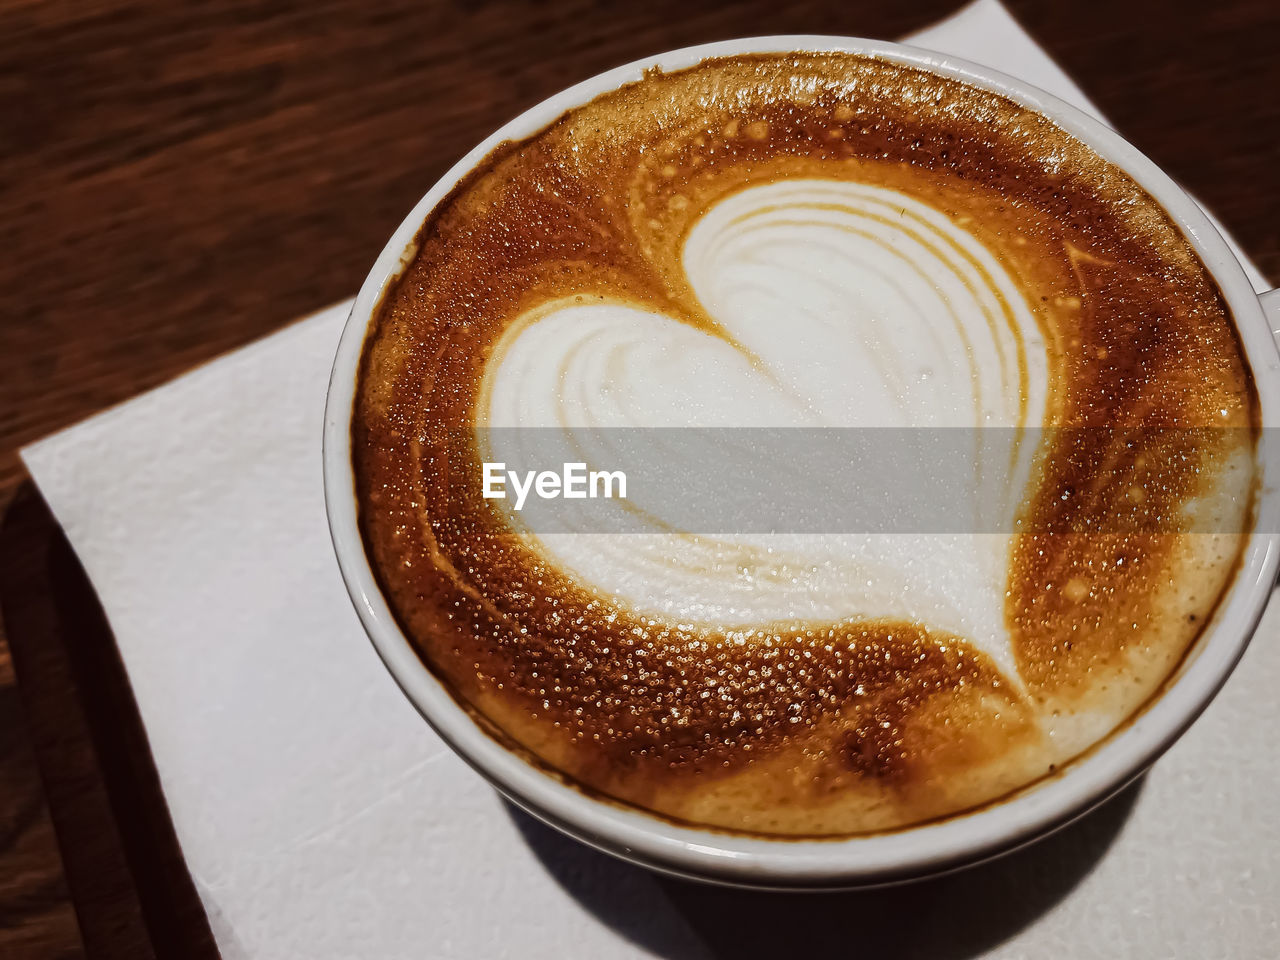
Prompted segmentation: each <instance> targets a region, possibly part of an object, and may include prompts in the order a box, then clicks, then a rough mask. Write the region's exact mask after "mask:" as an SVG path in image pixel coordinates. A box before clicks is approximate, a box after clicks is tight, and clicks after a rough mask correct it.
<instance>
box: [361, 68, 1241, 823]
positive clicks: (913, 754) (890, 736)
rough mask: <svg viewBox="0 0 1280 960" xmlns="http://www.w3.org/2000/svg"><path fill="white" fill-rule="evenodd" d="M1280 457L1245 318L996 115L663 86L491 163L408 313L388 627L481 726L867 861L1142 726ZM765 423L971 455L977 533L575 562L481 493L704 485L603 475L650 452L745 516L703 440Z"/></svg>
mask: <svg viewBox="0 0 1280 960" xmlns="http://www.w3.org/2000/svg"><path fill="white" fill-rule="evenodd" d="M1257 420H1258V416H1257V410H1256V399H1255V396H1254V392H1253V387H1252V381H1251V378H1250V373H1249V369H1248V366H1247V363H1246V361H1245V359H1244V356H1243V353H1242V350H1241V347H1240V344H1239V342H1238V339H1237V336H1236V333H1235V330H1234V328H1233V326H1232V321H1231V318H1230V316H1229V315H1228V313H1227V311H1226V308H1225V305H1224V304H1223V301H1222V298H1221V296H1220V294H1219V293H1218V291H1217V289H1216V287H1215V286H1214V285H1213V283H1212V280H1211V279H1210V277H1209V276H1208V273H1207V271H1206V270H1205V268H1204V266H1203V265H1202V264H1201V263H1200V262H1199V260H1198V259H1197V258H1196V255H1195V253H1194V251H1193V250H1192V248H1191V246H1190V245H1189V243H1188V242H1187V241H1186V240H1185V238H1183V237H1182V236H1181V235H1180V234H1179V233H1178V231H1177V230H1176V228H1175V227H1174V226H1173V225H1172V224H1171V223H1170V222H1169V220H1168V218H1167V217H1166V215H1165V214H1164V213H1163V211H1162V210H1161V209H1160V208H1159V207H1158V205H1157V204H1156V203H1155V202H1154V201H1153V200H1152V199H1151V198H1150V197H1148V196H1147V195H1146V194H1145V193H1144V192H1143V191H1142V190H1141V189H1140V188H1139V187H1138V186H1137V185H1136V184H1135V183H1133V182H1132V181H1131V180H1130V179H1129V178H1128V177H1126V176H1125V175H1124V174H1123V173H1122V172H1121V171H1119V170H1117V169H1115V168H1114V167H1112V166H1110V165H1109V164H1107V163H1106V162H1105V161H1103V160H1102V159H1100V158H1099V157H1097V156H1096V155H1095V154H1093V153H1092V152H1091V151H1090V150H1089V149H1088V148H1087V147H1085V146H1084V145H1083V144H1081V143H1079V142H1078V141H1076V140H1074V139H1072V138H1071V137H1070V136H1068V135H1067V134H1065V133H1064V132H1062V131H1061V130H1060V129H1059V128H1057V127H1055V126H1053V125H1052V124H1051V123H1050V122H1049V121H1047V120H1045V119H1044V118H1042V117H1040V116H1039V115H1036V114H1034V113H1031V112H1029V111H1027V110H1025V109H1023V108H1021V107H1019V106H1017V105H1015V104H1013V103H1011V102H1009V101H1007V100H1004V99H1002V98H1000V97H998V96H996V95H994V94H991V93H987V92H983V91H979V90H976V89H974V88H970V87H968V86H965V85H963V84H960V83H958V82H955V81H950V80H945V79H941V78H939V77H936V76H933V75H931V74H928V73H924V72H920V71H916V70H914V69H910V68H905V67H900V66H895V65H891V64H887V63H883V62H880V61H876V60H871V59H865V58H860V57H855V56H852V55H844V54H812V55H787V56H755V57H742V58H733V59H726V60H711V61H706V62H704V63H703V64H701V65H699V66H697V67H694V68H692V69H690V70H687V71H682V72H679V73H672V74H660V73H653V74H650V75H647V76H646V77H645V79H643V80H642V81H640V82H638V83H635V84H632V85H630V86H627V87H624V88H622V89H621V90H618V91H616V92H614V93H611V94H607V95H604V96H602V97H600V98H598V99H597V100H595V101H593V102H591V103H589V104H587V105H585V106H583V107H581V108H578V109H576V110H574V111H571V112H570V113H568V114H567V115H565V116H564V117H563V118H561V119H560V120H559V121H557V122H556V123H554V124H553V125H551V126H550V127H548V128H547V129H546V130H544V131H542V132H541V133H538V134H536V135H535V136H533V137H531V138H529V139H527V140H525V141H522V142H519V143H509V144H505V145H503V146H502V147H500V148H498V149H497V150H495V151H494V152H493V153H492V154H491V155H490V156H489V157H488V158H487V159H486V160H485V161H484V162H483V163H481V164H480V165H479V166H478V167H477V168H476V169H475V170H474V171H473V172H472V173H471V174H469V175H468V176H467V177H466V178H465V179H464V180H463V181H462V182H461V183H460V184H459V186H458V187H457V188H456V189H455V190H454V191H453V192H452V193H451V194H450V195H449V196H448V197H447V198H446V199H445V200H443V201H442V202H441V203H440V204H439V205H438V206H437V207H436V209H435V210H434V211H433V212H432V213H431V215H430V216H429V218H428V220H427V222H426V224H425V225H424V226H423V228H422V231H421V232H420V234H419V249H418V252H417V255H416V257H415V258H414V259H413V261H412V263H410V264H409V265H408V266H407V267H406V269H405V270H404V272H403V274H402V276H401V277H400V278H399V280H398V281H397V282H396V283H395V284H394V285H393V287H392V288H391V289H390V290H389V292H388V294H387V296H386V297H385V299H384V302H383V304H382V306H381V308H380V310H379V313H378V315H377V317H376V319H375V323H374V324H373V326H372V328H371V330H370V333H369V336H368V340H367V342H366V346H365V353H364V359H363V363H362V368H361V376H360V382H359V388H358V392H357V399H356V409H355V416H354V419H353V424H352V431H353V433H352V436H353V449H354V466H355V470H356V476H357V481H358V489H359V498H360V517H361V528H362V532H363V535H364V539H365V545H366V549H367V551H368V554H369V557H370V560H371V563H372V565H373V568H374V570H375V572H376V573H377V575H378V577H379V580H380V582H381V585H382V588H383V590H384V592H385V594H386V596H387V599H388V601H389V602H390V604H391V606H392V608H393V610H394V611H395V613H396V615H397V617H398V618H399V620H400V623H401V625H402V627H403V629H404V631H405V633H406V635H407V636H408V637H409V638H410V639H411V640H412V641H413V643H414V644H415V646H416V647H417V649H418V651H419V653H420V654H421V656H422V658H423V660H424V662H425V663H426V664H427V665H428V666H429V667H430V668H431V669H432V670H433V671H434V672H435V674H436V675H437V676H438V677H439V678H440V679H441V680H442V681H443V682H444V683H445V684H446V685H447V686H448V687H449V689H450V690H451V691H452V692H453V693H454V695H455V697H456V698H457V699H458V701H459V702H460V703H462V704H463V705H464V706H465V707H466V708H467V709H468V710H469V711H470V712H471V713H472V715H473V716H474V717H475V718H476V720H477V722H479V723H481V724H482V725H483V726H484V727H485V729H487V730H488V731H489V732H491V733H492V734H493V735H494V736H495V737H497V738H499V739H500V740H502V741H503V742H504V743H506V744H507V745H508V746H510V748H511V749H513V750H517V751H520V752H521V753H522V754H524V755H525V756H526V757H527V758H528V759H529V760H530V761H531V762H533V763H536V764H539V765H541V766H542V767H544V768H545V769H547V770H549V771H551V772H554V773H556V774H557V775H559V776H561V777H563V778H564V779H566V780H567V781H569V782H572V783H574V784H576V785H578V786H580V787H581V788H583V789H586V790H589V791H591V792H593V793H595V794H596V795H599V796H603V797H606V798H610V799H612V800H613V801H616V802H621V803H625V804H629V805H633V806H636V807H639V808H642V809H645V810H647V811H649V812H651V813H654V814H658V815H662V816H666V817H670V818H674V819H678V820H682V821H687V822H692V823H697V824H702V825H708V826H714V827H719V828H724V829H731V830H738V831H746V832H755V833H761V834H776V835H814V836H839V835H848V834H853V833H859V832H866V831H873V830H882V829H890V828H895V827H901V826H905V825H909V824H912V823H917V822H920V821H922V820H926V819H930V818H936V817H939V816H944V815H947V814H951V813H956V812H959V811H963V810H966V809H970V808H972V807H974V806H976V805H979V804H982V803H984V802H988V801H991V800H993V799H995V798H998V797H1001V796H1003V795H1005V794H1008V793H1010V792H1011V791H1014V790H1017V789H1019V788H1022V787H1024V786H1027V785H1028V784H1031V783H1034V782H1035V781H1036V780H1037V779H1039V778H1041V777H1043V776H1045V775H1046V774H1047V773H1049V772H1051V771H1053V770H1054V769H1056V768H1057V767H1059V766H1061V765H1062V764H1064V763H1067V762H1069V761H1070V760H1071V759H1072V758H1074V757H1076V756H1078V755H1079V754H1081V753H1082V752H1083V751H1085V750H1087V749H1088V748H1089V747H1090V746H1092V745H1093V744H1095V743H1097V742H1098V741H1100V740H1101V739H1103V738H1105V737H1106V736H1107V735H1108V734H1109V733H1110V732H1112V731H1113V730H1114V729H1115V728H1116V727H1117V726H1118V725H1120V724H1122V723H1123V722H1124V721H1125V720H1126V719H1127V718H1129V717H1130V716H1132V715H1133V714H1134V713H1135V712H1136V711H1137V710H1139V709H1141V708H1142V706H1143V705H1144V704H1145V703H1146V702H1147V701H1149V700H1150V699H1151V698H1152V697H1153V696H1154V695H1155V694H1156V693H1157V692H1158V691H1159V689H1160V687H1161V685H1162V684H1163V683H1164V682H1165V680H1166V679H1167V678H1168V677H1169V675H1170V673H1171V672H1172V671H1173V670H1174V669H1175V668H1176V666H1177V665H1178V663H1179V662H1180V660H1181V659H1182V658H1183V657H1184V655H1185V654H1186V652H1187V650H1188V649H1189V648H1190V647H1191V645H1192V644H1193V643H1194V641H1195V639H1196V638H1197V636H1198V635H1199V632H1200V630H1201V629H1202V627H1203V625H1204V623H1205V622H1206V620H1207V619H1208V618H1210V617H1211V616H1212V613H1213V610H1214V608H1215V606H1216V604H1217V602H1218V600H1219V597H1220V596H1221V595H1222V593H1223V592H1224V591H1225V590H1226V588H1227V587H1228V585H1229V583H1230V580H1231V577H1232V575H1233V572H1234V570H1235V567H1236V564H1237V562H1238V559H1239V554H1240V551H1241V549H1242V544H1243V536H1242V535H1240V534H1239V533H1238V532H1237V531H1239V530H1241V529H1243V528H1244V527H1245V525H1246V524H1247V523H1248V521H1249V518H1250V517H1251V515H1252V510H1253V503H1252V499H1253V489H1254V480H1255V477H1254V472H1255V471H1254V467H1253V463H1254V457H1255V445H1256V434H1257ZM742 427H757V428H771V429H786V428H792V427H796V428H805V429H808V430H814V431H817V432H816V433H815V434H814V435H816V436H821V432H820V431H821V430H822V429H825V428H833V429H836V428H897V429H903V428H929V429H937V428H965V429H966V430H968V431H970V432H969V433H968V434H966V436H970V435H971V436H972V437H974V438H975V441H974V442H973V444H972V445H971V446H970V447H969V448H966V450H965V451H964V453H963V455H962V456H960V457H959V458H958V460H957V462H956V464H955V467H954V469H955V471H956V475H957V477H964V478H968V479H966V481H965V482H967V483H969V485H970V486H972V488H973V490H974V491H975V496H974V497H973V498H972V503H970V502H969V501H965V506H964V511H966V512H965V519H966V522H967V521H968V520H969V519H970V516H969V513H968V512H967V511H970V510H971V513H972V517H971V519H972V527H971V529H972V530H973V531H974V532H962V533H947V534H942V533H937V534H928V533H916V532H908V533H831V534H826V533H812V532H810V533H790V534H788V533H769V534H762V533H749V532H733V531H728V532H717V533H707V532H706V531H705V530H700V529H698V528H697V518H696V516H690V513H689V510H688V509H687V505H683V504H682V503H680V502H675V501H673V500H672V498H670V497H667V498H657V497H653V496H647V494H646V491H645V490H643V489H638V490H636V489H633V490H632V491H630V492H629V495H628V498H627V499H626V500H616V501H610V502H608V503H607V504H604V505H593V506H592V507H591V509H592V510H596V511H600V510H604V511H610V510H612V511H618V516H619V517H621V518H625V519H626V520H627V522H626V523H620V524H619V525H618V529H617V531H615V532H600V530H599V529H598V527H596V526H591V525H589V524H588V523H587V522H586V520H583V523H582V526H581V528H580V529H579V528H576V527H575V526H574V522H573V517H574V516H575V514H573V513H572V512H569V513H568V514H566V516H568V517H569V521H568V523H567V526H561V527H559V528H557V529H555V530H554V531H549V530H542V529H539V528H537V527H536V526H531V525H530V524H528V523H526V522H525V521H524V519H523V518H522V516H521V515H520V514H519V513H518V512H517V511H515V509H514V507H513V505H512V501H510V500H492V499H485V498H484V497H483V496H482V495H481V483H480V479H481V475H482V464H483V463H484V462H486V461H502V462H506V463H511V464H524V463H528V462H529V461H530V458H531V457H533V456H534V455H535V452H536V449H542V450H544V451H545V449H546V444H547V437H548V436H552V437H554V438H556V442H557V443H560V444H562V448H563V449H564V450H565V451H571V452H572V453H573V455H574V457H576V458H580V459H582V460H583V461H584V462H586V463H587V464H588V466H589V467H590V468H591V469H599V470H616V469H623V470H630V471H635V472H642V470H643V467H644V462H643V461H645V460H653V459H655V458H661V457H664V456H669V457H679V456H684V457H688V456H689V455H690V454H689V450H690V449H693V448H691V447H689V446H682V447H680V449H679V451H674V450H672V449H666V450H665V452H664V448H663V446H662V444H661V442H660V441H659V440H655V441H654V443H653V444H652V445H651V446H649V447H645V446H643V445H640V446H636V445H634V444H632V445H629V446H625V448H624V447H616V446H611V439H610V438H613V437H616V436H618V435H620V433H625V434H626V435H628V436H631V435H634V434H635V433H641V434H644V435H646V436H647V435H648V434H647V433H645V429H646V428H661V429H657V430H654V431H653V432H652V435H653V436H655V437H659V438H660V437H663V436H668V435H669V434H667V433H664V431H668V430H670V429H672V428H676V429H679V428H697V429H699V430H708V431H711V432H710V433H709V434H708V436H712V437H722V438H726V439H723V441H722V445H723V447H724V449H717V450H716V456H717V457H719V458H720V460H719V461H718V462H723V463H731V464H734V465H735V470H737V471H738V473H739V475H741V476H748V475H751V474H752V473H753V471H754V472H759V471H760V470H761V468H762V465H761V464H760V462H759V458H760V457H761V456H762V455H763V454H762V453H761V451H760V450H759V449H757V448H753V447H752V446H751V445H750V444H749V443H742V442H739V443H737V444H736V445H735V443H734V441H733V440H732V439H731V438H732V437H734V436H738V437H742V436H749V435H750V432H749V431H748V432H747V433H745V434H734V433H733V431H731V430H730V431H721V432H720V433H716V432H715V431H714V430H712V428H742ZM1044 427H1050V428H1064V429H1049V430H1042V429H1041V428H1044ZM1117 427H1119V428H1121V429H1119V430H1117V429H1115V428H1117ZM1145 427H1153V428H1155V429H1154V430H1152V431H1147V432H1144V431H1143V429H1142V428H1145ZM526 428H527V429H526ZM1168 428H1177V429H1174V430H1170V429H1168ZM1182 428H1195V429H1194V430H1191V431H1184V430H1183V429H1182ZM627 431H631V432H630V433H627ZM991 438H997V439H991ZM713 442H717V441H713ZM818 453H819V451H815V454H814V456H815V458H816V457H817V456H818ZM628 457H629V458H631V460H632V461H633V462H630V463H628V462H627V458H628ZM689 466H690V469H694V470H696V469H697V467H698V464H697V463H696V462H693V463H690V464H689ZM802 466H803V465H802V464H797V468H799V467H802ZM827 484H828V487H829V489H827V488H824V491H825V494H826V496H827V498H828V499H827V501H825V502H829V503H832V504H835V503H838V502H840V500H841V498H842V497H844V496H847V495H848V491H847V490H842V488H841V477H840V475H839V473H838V472H837V473H836V474H835V475H834V476H832V477H831V478H830V479H829V481H827ZM725 495H726V496H731V492H729V491H726V494H725ZM821 502H822V501H820V503H821ZM1206 513H1209V514H1212V515H1213V516H1214V517H1215V518H1216V519H1215V524H1214V528H1213V532H1194V533H1191V532H1185V531H1182V532H1180V528H1179V527H1178V526H1177V524H1176V523H1173V524H1170V523H1169V522H1168V520H1169V518H1180V517H1181V518H1185V517H1189V516H1195V515H1199V516H1204V515H1206ZM596 516H597V518H598V513H597V515H596ZM1118 520H1125V521H1126V522H1125V523H1119V522H1117V521H1118ZM1157 521H1158V522H1157ZM592 523H595V524H598V519H596V520H593V521H592ZM623 528H625V531H626V532H618V531H621V530H622V529H623ZM992 531H997V532H992Z"/></svg>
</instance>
